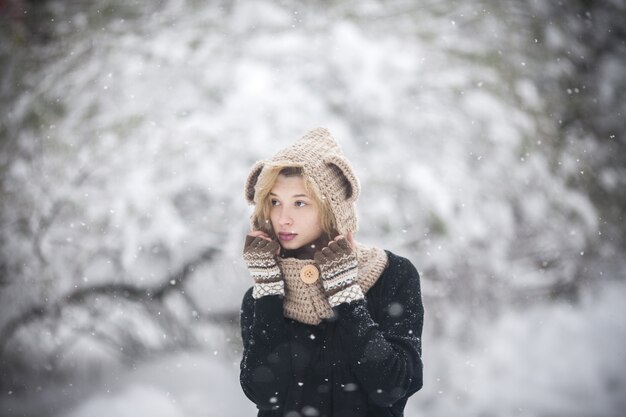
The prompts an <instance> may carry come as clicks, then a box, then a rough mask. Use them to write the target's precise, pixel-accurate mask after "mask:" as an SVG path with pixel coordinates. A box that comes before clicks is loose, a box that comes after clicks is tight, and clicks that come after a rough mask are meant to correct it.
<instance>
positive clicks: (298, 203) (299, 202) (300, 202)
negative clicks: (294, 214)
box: [294, 201, 307, 207]
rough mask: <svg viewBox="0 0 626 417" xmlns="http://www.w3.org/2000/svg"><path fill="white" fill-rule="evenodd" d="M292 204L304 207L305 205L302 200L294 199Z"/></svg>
mask: <svg viewBox="0 0 626 417" xmlns="http://www.w3.org/2000/svg"><path fill="white" fill-rule="evenodd" d="M294 204H295V205H296V207H304V206H306V205H307V204H306V203H305V202H304V201H296V202H295V203H294Z"/></svg>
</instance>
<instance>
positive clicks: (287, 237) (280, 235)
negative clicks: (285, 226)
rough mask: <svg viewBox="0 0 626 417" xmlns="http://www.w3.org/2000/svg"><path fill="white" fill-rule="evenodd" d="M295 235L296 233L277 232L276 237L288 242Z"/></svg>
mask: <svg viewBox="0 0 626 417" xmlns="http://www.w3.org/2000/svg"><path fill="white" fill-rule="evenodd" d="M296 236H297V233H278V239H280V240H282V241H284V242H289V241H290V240H293V239H294V238H295V237H296Z"/></svg>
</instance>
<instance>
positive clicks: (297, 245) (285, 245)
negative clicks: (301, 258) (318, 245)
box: [280, 242, 304, 250]
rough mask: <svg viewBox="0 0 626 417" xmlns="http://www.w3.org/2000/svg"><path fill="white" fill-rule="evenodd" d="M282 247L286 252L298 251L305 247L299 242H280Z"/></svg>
mask: <svg viewBox="0 0 626 417" xmlns="http://www.w3.org/2000/svg"><path fill="white" fill-rule="evenodd" d="M280 246H282V248H283V249H286V250H297V249H300V248H301V247H302V246H304V245H302V244H300V243H298V242H280Z"/></svg>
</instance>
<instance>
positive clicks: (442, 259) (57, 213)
mask: <svg viewBox="0 0 626 417" xmlns="http://www.w3.org/2000/svg"><path fill="white" fill-rule="evenodd" d="M105 3H106V4H105ZM318 3H319V4H318ZM391 3H393V4H391ZM529 3H533V2H529ZM48 4H49V5H50V7H51V8H52V10H53V12H54V15H53V17H54V19H52V20H54V21H55V22H56V23H55V24H54V25H50V26H52V27H53V32H54V33H53V36H51V39H52V40H51V41H50V42H49V43H45V42H43V43H42V45H39V49H33V50H32V51H30V50H28V48H23V47H22V46H20V45H21V44H19V42H15V43H14V44H13V43H9V42H7V43H2V44H0V47H1V48H10V47H14V51H13V50H11V51H9V52H7V53H6V54H5V55H6V56H9V57H12V56H14V55H16V54H17V55H19V56H21V57H22V58H23V62H21V61H20V60H19V59H16V60H15V61H12V62H11V65H12V66H11V67H7V68H9V69H10V71H7V73H6V74H8V76H10V77H9V78H7V81H6V82H4V84H3V85H6V86H12V85H19V86H20V88H21V89H20V91H17V92H15V97H12V96H11V95H10V94H9V95H8V96H7V97H9V96H11V97H9V98H6V100H7V102H8V104H9V106H8V107H7V108H8V109H9V111H8V112H7V113H6V114H2V115H0V116H1V118H0V125H2V126H6V128H5V129H4V130H0V133H3V132H5V133H6V135H7V140H8V141H9V142H7V143H10V144H12V146H4V147H0V162H2V163H4V164H5V165H3V167H4V166H6V169H5V170H4V171H3V175H4V177H3V178H2V179H3V186H4V188H3V190H2V191H3V192H5V193H7V194H6V195H7V196H8V198H5V195H4V194H3V198H2V200H1V201H0V203H1V204H2V207H3V211H2V215H3V216H5V217H4V218H3V219H2V221H3V222H2V229H0V243H1V242H10V245H9V246H8V247H7V248H6V252H3V256H4V257H3V259H1V261H3V262H5V263H4V264H1V265H0V266H2V267H3V268H6V270H7V271H10V272H11V274H7V276H9V278H10V279H7V282H6V283H3V287H2V292H0V324H4V322H5V321H6V320H9V319H10V318H12V317H14V316H15V315H17V314H18V313H19V312H20V311H22V310H23V309H24V308H25V306H28V305H30V304H31V303H35V302H48V301H49V300H55V299H63V298H64V296H65V295H66V294H67V292H69V291H72V290H73V289H75V288H81V287H82V286H89V285H92V284H94V283H109V282H123V283H130V284H134V285H142V286H143V285H151V284H154V283H155V282H158V280H160V279H162V278H163V275H164V271H173V270H177V269H178V268H179V267H180V266H181V265H183V264H184V263H185V262H186V261H188V259H189V258H190V257H193V255H194V254H196V253H198V252H200V251H202V250H204V249H206V248H207V247H216V248H219V249H220V255H219V256H220V258H219V259H217V260H216V261H215V262H213V263H212V264H211V265H208V266H206V267H205V268H202V269H199V270H197V271H196V274H195V275H194V277H193V279H191V280H190V283H189V286H188V287H187V293H188V294H189V295H190V296H191V297H193V298H195V299H196V302H197V304H198V305H199V309H201V310H202V311H222V310H223V311H231V312H232V311H236V310H237V309H238V303H239V300H240V298H241V294H242V293H243V291H244V290H245V288H247V286H248V285H249V284H250V283H249V277H248V276H247V274H246V271H245V268H244V267H243V265H242V262H241V259H240V251H241V243H242V236H243V235H244V233H245V231H246V230H247V227H248V221H247V216H248V214H249V210H248V209H249V208H248V207H246V205H245V203H244V200H243V196H242V192H241V189H242V187H243V182H244V180H245V176H246V174H247V170H248V168H249V167H250V166H251V164H252V162H254V161H255V160H257V159H260V158H264V157H267V156H268V155H270V154H271V153H272V152H273V151H275V150H277V149H279V148H280V147H282V146H284V145H286V144H287V143H291V142H292V141H293V140H294V139H296V138H297V137H299V135H301V134H303V133H305V131H306V130H308V129H309V128H313V127H316V126H318V125H321V126H326V127H329V128H330V129H331V131H332V132H333V133H334V134H335V135H336V136H337V138H338V139H339V140H340V142H341V144H342V146H343V147H344V150H345V151H346V154H347V155H348V156H349V157H350V159H351V160H352V161H353V163H354V165H355V168H356V170H357V172H358V174H359V178H360V180H361V182H362V184H363V194H362V198H361V200H360V206H359V210H360V212H359V216H360V220H361V222H362V223H361V224H362V225H365V227H362V231H360V234H359V236H358V238H359V239H363V241H364V242H365V243H371V244H376V245H378V246H381V247H384V248H387V249H390V250H393V251H396V252H398V253H400V254H402V255H405V256H407V257H409V258H410V259H411V260H413V261H414V262H415V263H416V265H417V267H418V269H419V270H420V272H421V273H422V272H423V281H424V282H423V283H424V286H423V289H424V295H425V301H426V308H427V316H426V322H425V323H426V329H425V335H424V358H425V365H426V370H425V372H426V374H425V381H426V382H425V388H424V389H423V391H421V392H420V393H418V394H417V395H415V397H414V398H413V399H411V401H410V402H409V404H408V407H407V417H413V416H415V417H417V416H424V415H427V416H428V417H438V416H441V417H454V416H460V415H463V416H470V417H492V416H493V417H508V416H524V417H526V416H528V417H572V416H573V417H579V416H580V417H620V416H623V415H624V411H623V410H625V409H626V365H625V364H626V358H625V357H624V356H625V354H624V352H626V323H625V322H624V319H623V318H624V317H626V314H625V313H626V308H625V307H624V303H623V300H624V298H625V297H626V286H625V285H624V284H616V283H611V282H603V281H601V278H602V277H599V276H594V275H593V272H590V271H591V269H590V268H589V269H587V266H588V263H589V261H588V257H589V256H591V255H589V252H595V255H597V256H603V257H604V258H605V259H607V258H611V257H613V258H619V257H620V256H621V254H620V253H615V252H612V251H616V250H617V249H616V248H615V247H614V246H613V245H612V242H609V241H606V239H605V238H604V236H605V234H603V233H604V230H603V229H602V228H612V227H614V225H611V224H608V225H605V224H604V223H603V219H601V216H600V215H599V214H598V212H597V211H596V207H595V206H594V202H593V201H592V198H591V197H590V196H589V195H588V194H586V190H582V189H580V188H576V187H573V186H572V184H573V183H575V181H573V179H576V178H583V179H585V178H587V176H590V175H600V173H594V172H593V170H591V169H589V166H588V165H586V162H588V159H587V158H591V157H592V156H593V155H595V154H596V153H595V149H596V148H594V146H593V142H592V140H591V139H590V142H591V144H588V143H587V142H585V141H578V142H576V141H563V140H562V138H561V137H560V136H559V135H558V132H559V130H558V129H559V125H560V123H561V120H558V115H557V116H554V115H553V114H552V113H551V112H550V111H549V105H548V104H549V101H550V100H556V99H558V97H556V98H554V97H545V96H543V95H542V90H541V89H540V87H539V86H538V84H536V83H535V79H536V76H537V74H540V75H541V76H545V77H550V76H551V73H550V68H552V66H555V65H562V66H563V68H565V69H567V68H568V67H567V64H568V63H567V62H565V58H564V57H563V58H562V61H561V62H562V63H561V64H557V63H556V62H557V61H558V59H561V57H559V58H558V59H556V60H554V61H553V60H552V58H554V57H553V56H551V55H550V51H549V49H547V48H546V46H547V45H548V44H549V43H550V42H553V43H554V42H556V43H557V44H559V43H562V44H567V43H568V42H569V41H570V40H569V39H567V38H564V37H563V36H562V35H561V34H560V33H559V32H558V31H557V30H556V29H555V28H552V29H551V30H550V31H549V34H550V36H549V37H546V38H545V39H544V38H540V39H537V38H533V36H532V33H531V32H530V29H529V28H528V27H524V26H523V25H522V26H520V25H518V23H519V19H520V18H522V17H523V16H525V15H524V13H522V12H523V10H522V11H520V10H519V7H520V6H519V5H518V3H517V2H515V1H508V2H499V1H478V0H477V1H465V2H457V1H455V2H451V1H441V2H423V4H421V3H420V5H419V7H417V6H414V5H413V4H412V2H410V1H409V2H403V1H396V2H384V3H383V2H378V1H369V2H366V1H363V2H361V1H358V2H357V1H336V2H335V1H334V2H329V4H322V3H320V2H304V1H291V0H286V1H281V2H277V1H269V0H268V1H262V0H259V1H239V2H227V1H226V2H223V4H221V5H219V4H217V3H214V2H195V1H189V2H187V1H183V0H164V1H162V2H154V3H152V2H143V3H142V2H124V1H121V0H109V1H107V2H103V3H98V2H88V1H83V2H81V1H75V2H63V1H50V2H49V3H48ZM390 4H391V5H390ZM533 4H535V6H540V4H539V2H534V3H533ZM101 6H102V7H101ZM49 20H50V19H49ZM533 23H537V24H541V23H542V22H533ZM544 23H545V22H544ZM550 26H552V25H550ZM542 48H546V49H542ZM13 52H15V54H14V53H13ZM542 54H543V55H542ZM544 58H545V59H544ZM548 58H549V62H548ZM550 63H551V64H550ZM22 64H23V66H22ZM547 64H550V65H547ZM616 68H618V67H616ZM616 72H619V70H616ZM620 73H621V72H620ZM609 75H610V74H609ZM540 78H541V77H540ZM610 78H611V77H607V79H610ZM3 81H4V80H3ZM7 88H8V87H7ZM607 88H609V90H610V85H607ZM9 90H10V88H9V89H8V90H7V91H9ZM609 90H607V91H609ZM2 91H4V90H2ZM3 98H4V97H3ZM3 138H4V137H2V138H0V139H3ZM571 143H576V144H577V145H576V146H573V148H570V147H569V146H570V145H571ZM13 145H14V146H13ZM587 147H588V148H587ZM13 148H15V149H16V150H14V149H13ZM225 174H228V175H225ZM42 225H43V226H42ZM33 236H36V239H35V238H34V237H33ZM2 248H3V250H4V246H3V247H2ZM590 249H593V250H591V251H590ZM24 265H27V266H28V268H25V267H23V266H24ZM3 271H4V270H3ZM581 271H586V272H581ZM623 271H624V268H622V269H621V270H620V272H619V273H615V274H605V275H604V276H611V277H615V278H616V279H619V280H621V281H624V280H625V278H626V277H624V275H623V274H624V273H623ZM580 274H582V275H584V276H583V277H582V278H583V281H584V280H586V282H587V283H588V284H589V285H588V286H587V287H585V288H584V289H583V293H582V300H581V303H580V304H568V303H566V302H565V301H562V300H557V301H554V302H553V303H547V302H545V303H544V301H539V300H533V299H529V300H527V306H528V307H526V310H521V307H519V306H518V307H514V308H513V307H511V306H508V305H506V301H503V300H507V299H508V298H506V297H508V296H510V295H511V294H512V293H515V291H516V290H520V291H526V290H531V291H536V290H537V289H542V288H544V290H545V288H547V287H548V286H549V285H550V283H553V282H568V280H572V279H574V277H578V276H579V275H580ZM3 278H4V277H3ZM543 294H545V292H544V293H543ZM484 300H487V302H485V301H484ZM175 301H176V300H172V303H174V302H175ZM112 304H113V305H114V307H115V308H112V309H111V311H106V312H105V314H106V317H107V318H112V317H113V318H114V319H113V321H115V318H117V317H122V316H123V317H129V316H130V317H135V318H136V319H137V321H141V320H142V318H140V317H136V316H134V310H132V309H126V310H125V305H123V304H122V303H121V302H118V303H112ZM489 309H494V310H496V311H501V312H502V313H501V314H500V315H499V318H498V319H497V320H496V321H495V322H494V321H490V320H488V319H487V318H486V317H485V316H487V315H488V314H482V313H483V312H484V311H483V310H489ZM113 313H116V314H117V315H114V314H113ZM187 313H188V311H186V310H184V309H183V308H181V309H180V316H181V317H185V318H187V320H188V321H192V318H191V317H192V316H190V315H185V314H187ZM474 313H478V315H479V316H474V315H473V314H474ZM72 314H77V313H71V312H70V313H69V314H67V316H66V317H64V318H63V319H62V320H61V323H59V324H61V326H59V327H60V328H62V329H65V330H68V332H67V333H69V334H70V336H71V335H72V332H71V331H72V330H73V329H74V328H75V326H74V324H73V322H72V321H71V320H69V318H72ZM119 320H120V321H119V322H116V323H114V324H118V325H119V324H120V323H122V324H121V326H122V327H123V323H124V322H122V321H121V320H122V319H119ZM145 320H146V321H147V319H145ZM435 323H441V326H440V325H439V324H437V325H435ZM101 324H102V321H99V322H98V323H95V324H94V326H95V327H97V325H101ZM139 324H142V325H143V324H144V323H139ZM146 327H148V326H147V325H146V326H141V328H142V330H144V331H145V329H146ZM105 330H106V329H105ZM468 331H469V332H471V335H472V337H467V334H466V333H467V332H468ZM31 336H32V340H36V341H37V343H30V344H28V343H26V345H27V346H32V347H34V348H41V350H42V351H44V353H46V352H50V351H52V352H53V353H54V352H55V349H57V348H58V346H63V340H62V338H59V337H58V336H59V334H53V335H51V334H50V333H48V334H47V335H46V334H40V333H36V332H33V334H32V335H31ZM61 336H63V334H61ZM159 336H160V335H159ZM85 339H86V340H88V341H90V343H91V344H88V345H87V347H88V348H91V347H92V345H93V343H95V342H93V341H91V339H90V338H89V337H87V338H85ZM145 339H146V340H148V339H149V338H148V337H146V338H145ZM25 340H26V341H28V340H29V339H28V338H25ZM144 341H145V340H144ZM116 348H118V347H117V346H116ZM84 350H85V351H87V349H84ZM215 350H217V351H218V354H217V355H215V354H214V352H215ZM220 352H223V349H213V348H211V349H207V351H206V352H194V353H184V354H178V355H174V356H170V357H168V358H166V359H163V360H157V361H154V362H143V364H142V365H141V366H140V367H139V368H137V369H134V370H132V371H127V372H121V373H117V374H115V375H113V376H109V377H107V378H105V380H104V381H101V382H100V383H99V388H98V389H97V390H96V391H95V392H93V391H89V390H88V389H87V388H86V389H85V390H83V391H82V392H80V390H79V389H77V388H76V385H77V384H76V383H74V386H73V387H72V389H69V388H67V389H66V388H63V387H58V388H57V389H58V391H54V390H50V391H46V390H44V391H45V392H39V391H38V390H37V388H39V387H37V386H35V387H29V389H31V388H32V390H33V391H32V392H29V393H27V395H25V396H23V397H19V398H18V394H19V393H17V392H9V393H0V414H2V416H3V417H4V415H5V414H7V415H11V416H13V415H37V416H39V415H42V414H46V415H48V414H51V413H53V412H54V413H56V410H57V409H58V408H57V407H61V406H63V405H66V404H63V401H65V399H64V398H63V396H66V397H67V404H72V408H71V410H67V409H65V408H64V411H62V412H58V413H57V414H58V417H61V416H62V417H66V416H69V417H99V416H104V415H107V416H108V415H115V416H126V415H131V414H132V415H133V416H156V417H160V416H172V417H178V416H185V417H195V416H248V415H252V414H253V412H254V409H253V407H252V406H251V404H250V403H249V401H248V400H247V399H246V398H245V397H244V396H243V394H242V393H241V390H240V389H239V386H238V382H237V366H236V365H237V364H236V362H237V355H236V354H234V352H228V353H227V354H222V353H220ZM107 354H108V353H107ZM25 356H26V357H27V358H28V359H29V360H31V357H29V356H28V355H25ZM42 356H43V355H42ZM34 357H35V356H34V355H33V356H32V358H34ZM111 358H113V359H114V360H115V359H117V357H116V356H113V355H110V358H109V359H111ZM33 361H34V360H33ZM65 363H67V362H65ZM66 370H67V369H66ZM86 391H89V392H91V393H90V394H86V393H85V392H86ZM56 396H58V397H59V398H58V399H57V400H56V403H55V404H56V405H55V406H54V407H51V408H47V405H48V404H52V403H54V397H56ZM77 401H78V403H77ZM38 407H39V411H37V409H38ZM42 407H43V409H44V411H43V413H42V412H41V408H42ZM19 410H27V411H23V412H21V413H20V411H19Z"/></svg>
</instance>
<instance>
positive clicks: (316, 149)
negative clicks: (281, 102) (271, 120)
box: [245, 128, 387, 325]
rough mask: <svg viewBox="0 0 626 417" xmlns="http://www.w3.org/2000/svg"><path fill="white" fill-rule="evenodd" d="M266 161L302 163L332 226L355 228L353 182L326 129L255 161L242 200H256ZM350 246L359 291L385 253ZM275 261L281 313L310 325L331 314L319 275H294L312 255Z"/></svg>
mask: <svg viewBox="0 0 626 417" xmlns="http://www.w3.org/2000/svg"><path fill="white" fill-rule="evenodd" d="M272 165H281V166H282V165H287V166H297V167H300V168H302V175H303V176H306V177H309V178H310V179H312V180H313V181H314V182H315V184H317V186H318V187H319V189H320V191H321V193H322V195H323V197H324V198H326V199H327V200H328V201H329V203H330V208H331V211H332V212H333V215H334V216H335V220H336V223H337V229H338V230H337V231H338V232H339V233H340V234H343V235H344V236H345V235H347V233H348V232H349V231H352V232H356V231H357V219H356V214H355V202H356V200H357V198H358V196H359V191H360V186H359V182H358V180H357V178H356V175H355V174H354V170H353V169H352V166H351V165H350V163H349V162H348V160H347V159H346V158H345V157H344V155H343V153H342V151H341V148H340V147H339V145H338V144H337V142H336V141H335V139H334V138H333V137H332V136H331V134H330V132H329V131H328V130H326V129H324V128H317V129H314V130H312V131H310V132H309V133H307V134H306V135H305V136H304V137H302V138H301V139H300V140H298V141H297V142H295V143H294V144H293V145H291V146H289V147H287V148H286V149H284V150H282V151H280V152H278V153H277V154H276V155H275V156H274V157H273V158H271V159H269V160H263V161H259V162H257V163H255V164H254V165H253V166H252V169H251V170H250V174H249V175H248V179H247V181H246V185H245V195H246V199H247V200H248V203H250V204H258V203H259V202H258V201H257V200H256V199H255V195H256V189H255V186H256V184H257V183H258V182H259V181H260V180H262V178H263V175H264V174H265V173H266V170H265V168H266V167H270V166H272ZM355 250H356V253H357V259H358V284H359V286H360V287H361V290H362V291H363V293H364V294H365V293H367V291H368V290H369V289H370V288H371V287H372V286H373V285H374V284H375V283H376V281H377V280H378V278H379V277H380V275H381V273H382V272H383V270H384V269H385V268H386V266H387V254H386V252H385V251H383V250H382V249H378V248H369V247H366V246H364V245H361V244H357V247H356V248H355ZM278 263H279V265H280V268H281V271H282V273H283V276H284V281H285V299H284V301H283V312H284V315H285V317H288V318H291V319H294V320H297V321H300V322H302V323H306V324H311V325H317V324H319V323H320V322H321V321H322V320H324V319H328V318H331V317H333V310H332V308H331V306H330V304H329V302H328V300H327V299H326V296H325V295H324V289H323V287H322V283H321V280H317V281H316V282H314V283H312V284H307V283H305V282H303V281H302V280H301V279H300V271H301V270H302V268H304V267H305V266H307V265H315V261H313V260H312V259H310V260H309V259H295V258H281V259H279V260H278ZM316 266H317V265H316Z"/></svg>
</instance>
